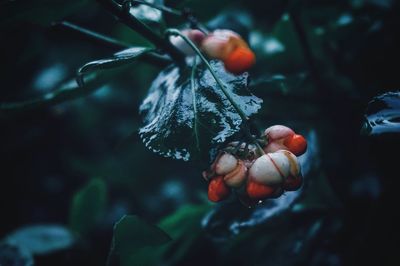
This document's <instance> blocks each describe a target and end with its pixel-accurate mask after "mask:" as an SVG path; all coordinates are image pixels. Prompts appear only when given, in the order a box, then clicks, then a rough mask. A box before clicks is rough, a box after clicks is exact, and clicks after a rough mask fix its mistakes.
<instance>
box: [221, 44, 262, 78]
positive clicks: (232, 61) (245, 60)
mask: <svg viewBox="0 0 400 266" xmlns="http://www.w3.org/2000/svg"><path fill="white" fill-rule="evenodd" d="M255 62H256V56H255V55H254V53H253V52H252V51H251V50H250V49H249V48H248V47H244V46H239V47H237V48H236V49H235V50H233V52H231V53H230V54H229V55H228V56H227V58H226V59H225V60H224V64H225V68H226V70H228V71H229V72H231V73H233V74H241V73H243V72H245V71H246V70H248V69H249V68H250V67H251V66H252V65H254V63H255Z"/></svg>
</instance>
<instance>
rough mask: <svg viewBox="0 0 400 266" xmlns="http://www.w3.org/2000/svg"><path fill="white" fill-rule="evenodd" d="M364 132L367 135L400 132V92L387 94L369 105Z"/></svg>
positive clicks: (377, 97)
mask: <svg viewBox="0 0 400 266" xmlns="http://www.w3.org/2000/svg"><path fill="white" fill-rule="evenodd" d="M365 120H366V121H365V123H364V126H363V128H362V132H363V133H365V134H367V135H379V134H382V133H399V132H400V92H398V91H397V92H387V93H384V94H382V95H379V96H376V97H375V98H374V99H373V100H372V101H371V102H369V103H368V107H367V110H366V112H365Z"/></svg>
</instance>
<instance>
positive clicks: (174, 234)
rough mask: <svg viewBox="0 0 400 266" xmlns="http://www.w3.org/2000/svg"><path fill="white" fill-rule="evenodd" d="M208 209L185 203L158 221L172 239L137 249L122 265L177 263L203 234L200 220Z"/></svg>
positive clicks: (204, 206)
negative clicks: (166, 242) (157, 244)
mask: <svg viewBox="0 0 400 266" xmlns="http://www.w3.org/2000/svg"><path fill="white" fill-rule="evenodd" d="M209 210H210V205H185V206H183V207H181V208H179V209H178V210H177V211H176V212H174V213H172V214H171V215H169V216H167V217H166V218H164V219H163V220H162V221H161V222H160V223H159V227H160V228H161V229H162V230H163V231H164V232H166V233H167V234H168V235H169V236H171V238H172V241H170V242H169V243H168V244H166V245H159V246H157V247H154V246H153V247H143V248H141V249H138V251H137V252H135V253H134V254H132V255H131V256H130V257H127V259H126V260H124V261H122V266H129V265H140V266H147V265H149V266H154V265H164V264H166V265H179V262H180V261H181V260H182V259H184V257H185V256H186V255H188V253H189V252H191V247H193V245H195V244H196V241H197V240H198V239H199V237H201V236H202V235H203V234H204V232H203V230H202V225H201V220H202V218H203V217H204V215H205V214H206V213H207V212H208V211H209ZM165 262H167V263H165Z"/></svg>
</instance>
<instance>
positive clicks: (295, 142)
mask: <svg viewBox="0 0 400 266" xmlns="http://www.w3.org/2000/svg"><path fill="white" fill-rule="evenodd" d="M283 145H285V146H286V147H287V148H288V150H289V151H291V152H292V153H293V154H294V155H296V156H300V155H302V154H303V153H305V152H306V150H307V140H306V139H305V138H304V137H303V136H302V135H299V134H294V135H293V136H290V137H288V138H286V139H285V141H284V142H283Z"/></svg>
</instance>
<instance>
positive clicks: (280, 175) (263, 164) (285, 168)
mask: <svg viewBox="0 0 400 266" xmlns="http://www.w3.org/2000/svg"><path fill="white" fill-rule="evenodd" d="M299 174H300V166H299V164H298V162H297V158H296V156H295V155H294V154H292V153H291V152H290V151H286V150H279V151H277V152H274V153H267V154H265V155H263V156H261V157H259V158H258V159H257V160H256V161H255V162H254V164H253V165H252V166H251V167H250V170H249V178H250V179H252V180H254V181H256V182H258V183H261V184H264V185H268V186H275V185H282V184H283V183H284V181H285V180H286V178H288V177H289V176H298V175H299Z"/></svg>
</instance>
